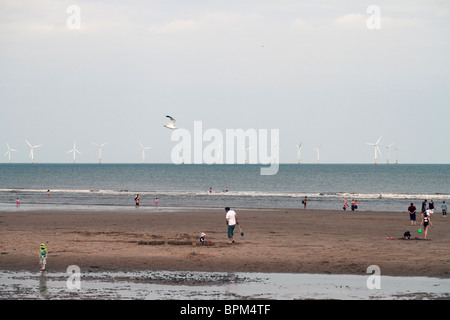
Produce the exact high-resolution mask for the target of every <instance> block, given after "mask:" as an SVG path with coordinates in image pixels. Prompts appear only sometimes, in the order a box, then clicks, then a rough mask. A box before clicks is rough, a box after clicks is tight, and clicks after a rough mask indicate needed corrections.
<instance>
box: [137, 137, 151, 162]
mask: <svg viewBox="0 0 450 320" xmlns="http://www.w3.org/2000/svg"><path fill="white" fill-rule="evenodd" d="M139 145H140V146H141V149H142V163H145V150H148V149H151V148H152V147H144V145H143V144H142V143H140V142H139Z"/></svg>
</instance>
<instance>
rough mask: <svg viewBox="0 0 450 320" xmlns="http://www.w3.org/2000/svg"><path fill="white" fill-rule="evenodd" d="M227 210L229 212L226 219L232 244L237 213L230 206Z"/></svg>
mask: <svg viewBox="0 0 450 320" xmlns="http://www.w3.org/2000/svg"><path fill="white" fill-rule="evenodd" d="M225 212H226V213H227V214H226V216H225V219H226V220H227V226H228V244H229V245H230V244H232V243H233V242H234V227H235V226H236V223H237V222H238V221H237V214H236V212H234V210H231V209H230V208H229V207H226V208H225Z"/></svg>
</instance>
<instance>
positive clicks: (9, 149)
mask: <svg viewBox="0 0 450 320" xmlns="http://www.w3.org/2000/svg"><path fill="white" fill-rule="evenodd" d="M6 146H7V147H8V151H6V153H5V156H6V155H8V163H11V151H17V150H16V149H12V148H10V147H9V144H8V142H7V143H6Z"/></svg>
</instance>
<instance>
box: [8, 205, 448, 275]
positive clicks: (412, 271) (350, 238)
mask: <svg viewBox="0 0 450 320" xmlns="http://www.w3.org/2000/svg"><path fill="white" fill-rule="evenodd" d="M235 210H236V212H237V214H238V218H239V221H240V225H241V227H242V231H243V233H244V236H241V235H240V231H239V229H236V230H235V237H236V243H234V244H232V245H227V234H226V230H227V226H226V223H225V211H224V210H223V209H222V208H212V209H208V208H200V209H199V208H191V209H189V208H180V209H176V210H168V209H167V208H158V209H156V208H145V207H141V208H133V209H130V208H126V209H125V208H124V209H123V210H122V209H120V208H114V210H107V208H105V210H89V209H85V210H70V208H64V209H61V210H50V211H33V210H29V209H28V210H21V208H18V209H17V210H11V211H10V212H0V265H1V267H2V269H3V270H4V271H5V270H9V271H21V270H23V271H38V270H39V268H40V266H39V257H38V253H39V245H40V243H42V242H45V243H46V244H47V248H48V250H49V257H48V265H47V271H49V272H52V271H54V272H65V271H66V270H67V267H68V266H69V265H77V266H79V267H80V268H81V271H82V272H86V271H94V272H95V271H115V272H117V271H119V272H120V271H141V270H167V271H188V270H189V271H219V272H222V271H223V272H277V273H280V272H281V273H324V274H359V275H366V274H367V268H368V267H369V266H371V265H377V266H379V267H380V270H381V274H382V275H391V276H429V277H440V278H450V274H449V269H448V266H449V265H450V251H449V250H448V247H449V244H450V222H449V221H448V220H446V219H444V218H443V217H442V215H441V214H440V213H435V214H434V216H433V217H432V223H433V224H434V228H432V229H430V231H429V235H428V238H429V240H424V239H423V237H424V236H423V233H422V234H419V233H418V232H417V229H418V225H419V224H420V214H419V215H418V216H419V220H418V221H417V223H418V225H417V226H410V221H409V214H408V213H406V212H405V213H400V212H369V211H358V212H352V211H346V212H344V211H329V210H309V209H307V210H303V209H297V210H292V209H289V210H284V209H279V210H278V209H273V210H267V209H264V210H263V209H239V208H236V209H235ZM447 219H448V218H447ZM406 230H409V231H410V232H411V234H412V239H411V240H402V239H400V238H401V237H402V235H403V232H405V231H406ZM201 232H205V233H206V234H207V236H206V238H207V240H208V241H211V243H212V245H211V246H201V245H199V237H200V233H201ZM386 237H395V238H396V239H395V240H387V239H386Z"/></svg>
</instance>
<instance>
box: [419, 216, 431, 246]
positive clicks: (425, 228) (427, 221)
mask: <svg viewBox="0 0 450 320" xmlns="http://www.w3.org/2000/svg"><path fill="white" fill-rule="evenodd" d="M420 226H421V227H422V226H423V231H424V238H425V240H427V235H428V226H431V227H432V228H433V224H432V223H431V217H430V216H427V215H426V214H424V215H423V217H422V222H421V223H420Z"/></svg>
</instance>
